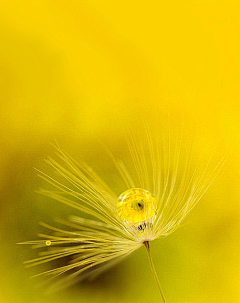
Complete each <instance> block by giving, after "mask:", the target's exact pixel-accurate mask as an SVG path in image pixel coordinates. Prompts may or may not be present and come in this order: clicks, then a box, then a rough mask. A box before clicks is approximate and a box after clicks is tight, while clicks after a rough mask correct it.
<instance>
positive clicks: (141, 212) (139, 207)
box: [117, 188, 157, 224]
mask: <svg viewBox="0 0 240 303" xmlns="http://www.w3.org/2000/svg"><path fill="white" fill-rule="evenodd" d="M156 211H157V201H156V199H155V198H154V197H153V196H152V194H151V193H150V192H149V191H147V190H146V189H142V188H131V189H129V190H126V191H125V192H123V193H122V194H121V195H120V196H119V198H118V202H117V213H118V216H119V218H120V219H121V220H122V221H124V222H129V223H133V224H135V223H140V222H148V221H149V220H150V219H152V218H153V217H154V216H155V215H156Z"/></svg>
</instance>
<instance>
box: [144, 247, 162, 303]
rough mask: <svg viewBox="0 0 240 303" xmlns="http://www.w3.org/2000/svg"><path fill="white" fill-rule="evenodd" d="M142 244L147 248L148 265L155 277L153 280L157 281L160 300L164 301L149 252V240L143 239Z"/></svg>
mask: <svg viewBox="0 0 240 303" xmlns="http://www.w3.org/2000/svg"><path fill="white" fill-rule="evenodd" d="M143 244H144V245H145V247H146V249H147V254H148V259H149V263H150V267H151V270H152V273H153V275H154V278H155V280H156V282H157V285H158V289H159V292H160V294H161V297H162V300H163V302H164V303H166V300H165V297H164V294H163V291H162V288H161V285H160V282H159V279H158V276H157V272H156V269H155V267H154V265H153V261H152V257H151V254H150V247H149V242H148V241H145V242H144V243H143Z"/></svg>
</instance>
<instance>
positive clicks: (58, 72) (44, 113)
mask: <svg viewBox="0 0 240 303" xmlns="http://www.w3.org/2000/svg"><path fill="white" fill-rule="evenodd" d="M239 15H240V4H239V1H233V0H228V1H225V0H223V1H205V0H202V1H97V0H96V1H87V0H85V1H83V0H82V1H81V0H78V1H73V0H69V1H61V0H59V1H44V0H41V1H38V0H36V1H26V0H21V1H18V0H14V1H5V0H2V1H1V6H0V37H1V39H0V41H1V42H0V43H1V47H0V87H1V88H0V100H1V101H0V128H1V133H0V148H1V152H0V196H1V199H0V240H1V246H0V302H1V303H12V302H14V303H23V302H24V303H25V302H35V303H42V302H44V303H49V302H51V303H55V302H57V303H62V302H64V303H65V302H69V303H75V302H78V303H79V302H83V303H84V302H117V303H118V302H139V303H140V302H148V301H149V300H151V302H159V300H160V297H159V294H158V290H157V287H156V284H155V282H154V280H153V277H152V275H151V272H150V268H149V265H148V262H147V256H146V252H145V251H144V249H140V250H138V251H137V252H135V253H134V254H133V255H132V256H130V257H129V258H128V259H126V260H125V261H124V262H122V263H121V264H120V265H118V266H116V267H115V268H113V269H111V270H110V271H109V272H107V273H105V274H104V275H103V276H101V277H100V278H99V279H98V280H96V281H93V282H91V283H90V282H84V283H82V284H81V285H77V286H75V287H72V288H71V289H65V290H62V291H60V292H59V293H54V294H50V295H46V294H44V289H42V288H39V287H38V282H39V281H36V280H35V279H30V278H29V277H30V276H31V275H33V274H34V273H37V272H38V271H39V270H43V269H44V268H45V267H44V266H42V267H41V268H38V269H37V268H32V269H25V268H24V265H23V264H22V262H23V261H24V260H27V259H30V258H33V257H35V256H36V251H33V250H31V248H30V247H29V246H27V247H26V246H18V245H16V243H17V242H20V241H24V240H32V239H36V237H37V236H36V235H37V233H38V232H40V231H41V227H40V226H39V225H38V221H44V222H49V223H52V220H53V217H55V216H65V215H66V213H67V212H68V210H67V209H66V208H64V207H63V206H60V205H59V204H57V203H56V202H51V203H50V200H46V198H44V197H41V196H38V195H37V194H36V193H35V190H36V189H37V188H38V187H39V186H41V185H42V183H41V182H42V181H41V180H40V179H39V178H38V177H37V173H36V171H35V170H34V169H33V167H37V168H39V169H41V170H44V171H47V169H48V168H46V166H45V164H44V158H46V156H47V155H52V154H53V153H54V152H53V147H52V146H51V144H50V143H52V142H54V139H55V138H56V139H57V141H58V143H59V144H60V145H61V147H63V148H64V149H65V150H67V151H68V152H69V153H70V154H71V155H72V156H73V157H74V158H76V159H81V160H84V161H87V162H88V164H90V165H92V166H93V167H94V168H96V167H97V168H98V169H100V171H101V170H102V171H103V172H104V177H105V179H107V178H108V161H107V160H104V161H103V160H101V159H103V158H102V157H104V155H103V154H104V152H103V151H101V150H100V149H99V148H98V146H99V145H97V144H96V141H98V140H99V139H101V140H103V141H105V142H106V143H107V144H108V145H109V146H110V147H111V148H112V149H113V150H114V149H115V150H117V151H118V153H119V154H120V156H121V139H120V138H121V134H120V132H119V128H118V126H117V119H116V116H120V117H121V116H122V115H127V116H128V117H131V116H132V117H135V118H136V115H137V112H138V111H139V109H140V110H141V111H142V115H141V117H142V116H143V117H144V119H145V120H146V121H152V120H154V121H156V120H157V119H161V118H159V117H161V116H164V115H169V116H171V117H173V118H174V119H175V120H179V119H182V117H187V119H186V121H187V129H189V130H191V128H192V125H193V124H194V123H197V124H198V125H199V126H200V128H198V129H199V131H198V132H197V133H196V140H199V142H201V143H202V146H203V148H205V149H208V148H209V149H215V150H218V152H219V154H221V153H222V154H225V152H226V151H227V153H228V154H229V159H228V161H227V163H226V165H225V167H224V168H223V170H222V173H221V174H220V176H219V177H218V178H217V180H216V181H215V182H214V184H213V186H212V187H211V188H210V190H209V191H208V192H207V194H206V195H205V196H204V197H203V199H202V200H201V202H200V203H199V204H198V206H197V207H196V208H195V209H194V211H193V212H192V213H191V214H190V215H189V217H188V219H187V224H186V225H184V226H183V227H182V228H181V229H179V230H178V231H177V232H175V233H174V234H173V235H171V236H169V237H167V238H165V239H162V240H161V239H160V240H157V241H155V242H153V243H152V254H153V258H154V260H155V264H156V269H157V271H158V273H159V277H160V280H161V283H162V287H163V289H164V292H165V295H166V298H167V301H168V302H172V303H173V302H178V303H190V302H194V303H195V302H196V303H203V302H204V303H206V302H211V303H213V302H218V303H220V302H224V303H236V302H240V288H239V282H240V262H239V261H240V254H239V253H240V248H239V233H240V223H239V215H240V207H239V201H240V191H239V180H240V178H239V172H240V154H239V153H240V150H239V147H240V136H239V132H240V123H239V122H240V121H239V120H240V115H239V114H240V89H239V81H240V24H239V23H240V19H239ZM146 109H147V110H146ZM116 113H117V115H116ZM174 119H173V120H174ZM122 155H124V151H123V152H122ZM104 159H105V158H104Z"/></svg>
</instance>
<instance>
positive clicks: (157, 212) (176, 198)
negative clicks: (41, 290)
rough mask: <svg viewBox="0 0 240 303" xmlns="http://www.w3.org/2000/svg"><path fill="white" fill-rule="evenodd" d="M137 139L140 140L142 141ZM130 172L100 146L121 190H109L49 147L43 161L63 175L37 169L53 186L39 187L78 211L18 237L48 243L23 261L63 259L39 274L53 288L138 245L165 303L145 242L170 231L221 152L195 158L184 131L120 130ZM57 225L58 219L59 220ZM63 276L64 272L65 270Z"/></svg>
mask: <svg viewBox="0 0 240 303" xmlns="http://www.w3.org/2000/svg"><path fill="white" fill-rule="evenodd" d="M141 139H142V140H141ZM126 142H127V146H128V149H129V154H130V155H131V159H132V163H133V167H134V170H132V171H131V172H130V171H129V169H127V167H126V165H125V164H124V162H122V161H120V160H118V159H116V158H115V157H114V156H113V154H112V152H110V151H109V150H107V153H108V156H109V158H110V159H111V160H112V161H113V164H114V166H115V169H116V171H117V173H118V176H120V178H121V179H122V181H123V183H124V189H123V190H122V191H121V192H116V191H115V190H113V189H112V188H111V186H110V185H108V184H107V182H105V181H104V180H103V179H102V178H101V177H100V176H99V174H97V173H96V172H95V171H94V170H93V169H92V168H91V167H90V166H89V165H88V164H86V163H84V162H83V163H78V162H76V161H75V160H74V159H73V158H72V157H71V156H69V155H68V154H67V153H66V152H64V151H62V149H61V148H59V147H56V149H57V156H58V160H55V159H53V158H50V157H49V158H48V159H47V160H46V162H47V163H48V164H49V165H50V166H51V167H52V168H53V169H54V171H55V172H56V173H57V175H58V176H59V177H60V178H61V180H62V181H59V180H58V179H57V178H55V177H54V178H53V177H51V176H49V175H47V174H45V173H43V172H40V176H41V177H42V178H43V179H45V180H46V181H47V182H48V183H50V184H51V186H52V187H53V190H46V189H41V190H40V191H39V192H40V193H41V194H43V195H45V196H47V197H50V198H52V199H54V200H57V201H59V202H61V203H63V204H66V205H68V206H69V207H71V208H73V209H75V210H77V211H79V213H80V216H71V217H69V218H68V220H63V219H60V220H58V224H61V226H65V227H63V228H61V227H56V226H51V225H48V224H45V223H41V224H42V225H43V226H44V227H45V228H46V229H48V231H49V233H47V234H40V237H41V238H42V239H40V240H36V241H28V242H23V243H21V244H31V245H33V247H35V248H44V247H46V248H47V249H46V250H45V251H43V252H41V254H40V256H39V257H38V258H36V259H34V260H30V261H26V263H27V266H35V265H40V264H42V263H45V262H51V261H56V260H59V259H64V258H65V257H67V258H68V260H70V261H69V262H68V263H67V264H64V265H61V266H57V267H56V268H52V269H50V270H48V271H45V272H43V273H40V274H39V275H46V276H50V277H54V278H61V277H62V278H61V279H57V284H56V285H58V286H59V287H60V286H61V285H64V286H66V285H68V284H71V283H73V282H74V281H75V280H77V279H78V278H80V279H84V278H86V277H92V278H94V277H95V276H96V275H98V274H100V273H102V272H103V271H105V270H107V269H108V268H109V267H111V266H113V265H115V264H116V263H117V262H119V261H120V260H121V259H122V258H124V257H126V256H128V255H129V254H131V253H132V252H133V251H135V250H137V249H138V248H140V247H141V246H145V247H146V250H147V253H148V258H149V262H150V266H151V269H152V272H153V274H154V277H155V280H156V282H157V285H158V288H159V291H160V294H161V298H162V301H163V302H166V300H165V297H164V295H163V291H162V290H161V286H160V282H159V279H158V276H157V273H156V270H155V268H154V265H153V261H152V258H151V255H150V246H149V242H150V241H153V240H155V239H157V238H161V237H165V236H168V235H169V234H171V233H172V232H174V231H175V230H176V229H177V228H178V227H179V226H180V225H181V224H182V222H183V220H184V219H185V217H186V215H187V214H188V213H189V212H190V211H191V210H192V209H193V207H194V206H195V205H196V204H197V202H198V201H199V200H200V199H201V197H202V196H203V194H204V193H205V192H206V190H207V189H208V188H209V186H210V185H211V183H212V182H213V180H214V179H215V177H216V176H217V174H218V172H219V171H220V169H221V167H222V165H223V163H224V162H225V158H224V157H223V158H222V159H221V160H220V161H218V162H217V164H214V163H213V161H212V157H210V159H208V160H207V161H203V160H202V159H201V157H199V158H198V160H196V159H194V157H193V153H192V148H191V144H189V146H188V147H186V145H185V144H183V136H182V135H179V136H177V137H176V139H175V140H173V142H172V140H171V136H170V135H169V134H168V135H166V136H162V135H159V136H153V135H152V134H151V132H150V131H149V129H147V128H146V129H145V134H144V135H143V136H142V138H140V139H139V138H138V139H137V138H135V137H134V136H133V135H132V134H131V133H129V134H127V136H126ZM58 226H59V225H58ZM65 274H67V275H65Z"/></svg>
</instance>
